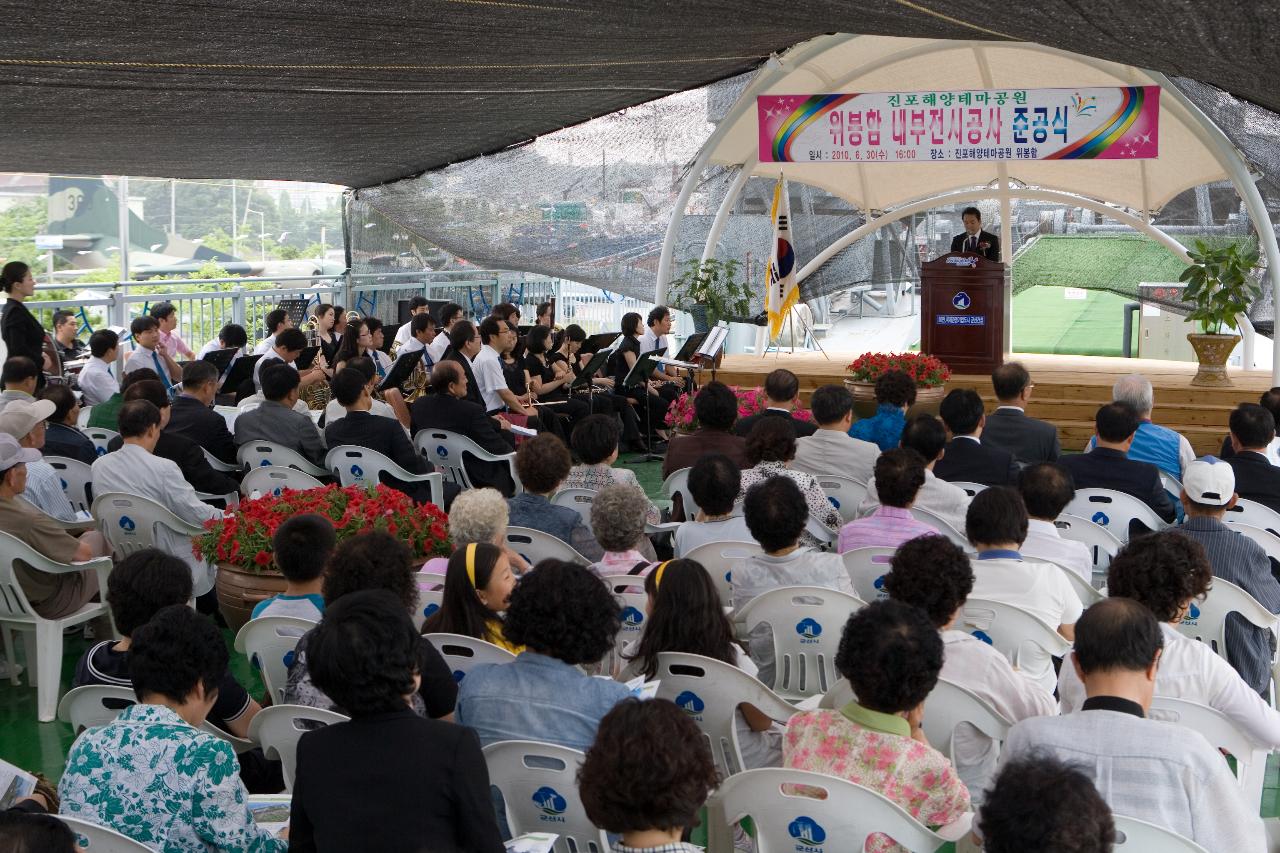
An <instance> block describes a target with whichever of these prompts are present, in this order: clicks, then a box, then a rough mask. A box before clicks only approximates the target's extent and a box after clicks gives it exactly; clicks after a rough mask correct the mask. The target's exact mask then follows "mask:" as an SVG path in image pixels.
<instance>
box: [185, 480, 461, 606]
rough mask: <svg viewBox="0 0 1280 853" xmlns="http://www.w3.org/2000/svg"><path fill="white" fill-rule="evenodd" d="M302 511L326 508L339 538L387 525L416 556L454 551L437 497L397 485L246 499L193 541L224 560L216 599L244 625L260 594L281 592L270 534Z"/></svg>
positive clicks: (321, 512) (211, 558)
mask: <svg viewBox="0 0 1280 853" xmlns="http://www.w3.org/2000/svg"><path fill="white" fill-rule="evenodd" d="M303 513H315V514H317V515H323V516H324V517H325V518H328V519H329V521H331V522H332V523H333V529H334V533H335V534H336V537H337V540H338V541H339V542H341V541H342V540H344V539H348V538H350V537H352V536H355V535H356V534H359V533H366V532H369V531H371V530H382V531H385V532H387V533H389V534H391V535H392V536H395V537H396V538H397V539H401V540H403V541H404V543H405V544H406V545H408V546H409V551H410V552H411V553H412V554H414V556H415V559H416V560H421V561H425V560H427V559H428V558H430V557H442V556H447V555H448V554H449V551H450V548H449V534H448V527H447V526H448V517H447V516H446V515H445V514H444V513H443V512H442V511H441V510H440V509H439V508H438V507H436V506H435V505H433V504H426V505H422V504H415V503H414V502H413V500H412V499H410V498H409V496H408V495H406V494H404V492H401V491H398V490H397V489H393V488H390V487H389V486H384V485H382V484H378V485H377V486H374V487H373V488H371V489H362V488H360V487H358V486H346V487H341V486H338V485H328V486H323V487H321V488H316V489H306V490H296V489H284V490H283V491H281V493H280V494H278V495H274V494H272V495H265V496H263V497H260V498H254V499H253V500H246V501H243V502H241V504H240V505H239V506H238V507H236V508H235V509H232V510H231V511H229V512H228V513H227V514H226V515H224V516H223V517H221V518H215V519H211V520H209V521H207V522H205V525H204V533H202V534H201V535H199V536H197V537H195V539H194V542H193V545H192V549H193V550H194V551H195V553H196V554H197V555H198V556H201V557H204V558H205V559H206V560H208V561H210V562H211V563H215V564H216V565H217V566H218V579H217V584H216V589H217V593H218V607H219V609H220V610H221V611H222V615H223V617H224V618H225V619H226V620H227V624H228V625H229V626H230V627H231V629H232V630H233V631H238V630H239V629H240V627H241V626H242V625H244V623H245V622H248V621H249V616H250V615H251V614H252V612H253V608H254V606H255V605H257V604H258V602H260V601H263V600H265V599H267V598H270V597H271V596H273V595H276V594H278V593H281V592H283V591H284V589H285V585H286V583H285V579H284V577H283V576H282V575H281V574H280V573H279V572H277V571H276V569H275V563H274V561H273V559H272V553H271V541H272V539H273V538H274V537H275V533H276V529H277V528H278V527H279V526H280V525H281V524H282V523H283V522H284V520H285V519H287V518H291V517H292V516H295V515H300V514H303Z"/></svg>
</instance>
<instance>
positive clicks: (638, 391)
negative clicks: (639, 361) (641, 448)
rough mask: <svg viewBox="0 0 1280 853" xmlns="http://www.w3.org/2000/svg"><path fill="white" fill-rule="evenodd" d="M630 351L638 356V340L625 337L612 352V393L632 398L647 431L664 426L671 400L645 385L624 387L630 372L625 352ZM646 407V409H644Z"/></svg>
mask: <svg viewBox="0 0 1280 853" xmlns="http://www.w3.org/2000/svg"><path fill="white" fill-rule="evenodd" d="M628 352H629V353H631V354H633V355H634V356H635V357H636V358H639V357H640V342H639V341H638V340H636V339H635V338H632V337H627V338H626V339H625V340H624V341H623V342H622V344H621V345H619V347H618V349H617V350H615V351H614V354H613V393H614V394H615V395H616V396H618V397H621V398H625V399H627V400H634V401H635V402H636V407H637V409H638V411H637V412H636V416H637V417H638V418H639V419H640V423H641V424H642V425H643V428H644V429H647V430H648V431H649V432H653V431H654V430H659V429H665V428H666V425H667V424H666V417H667V409H668V408H669V407H670V405H671V402H670V401H669V400H666V399H664V398H662V397H660V396H658V395H657V394H654V393H653V392H652V391H649V390H648V389H647V386H646V387H641V386H636V387H635V388H624V387H623V384H624V382H625V380H626V378H627V375H628V374H630V373H631V368H630V367H628V366H627V359H626V358H625V356H624V354H625V353H628ZM646 409H647V411H646Z"/></svg>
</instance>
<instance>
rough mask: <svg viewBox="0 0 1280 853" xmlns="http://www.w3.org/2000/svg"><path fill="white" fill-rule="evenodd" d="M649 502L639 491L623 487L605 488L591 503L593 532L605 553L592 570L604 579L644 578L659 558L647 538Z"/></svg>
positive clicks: (628, 486)
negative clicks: (608, 577)
mask: <svg viewBox="0 0 1280 853" xmlns="http://www.w3.org/2000/svg"><path fill="white" fill-rule="evenodd" d="M648 510H649V498H648V497H646V496H645V493H644V492H643V491H642V490H641V489H640V488H639V487H638V486H632V485H627V484H623V483H619V484H616V485H612V486H605V487H604V488H603V489H601V490H600V491H599V492H598V493H597V494H596V498H595V500H594V501H593V502H592V503H591V532H592V533H593V534H595V537H596V541H597V542H599V543H600V547H601V548H603V549H604V556H603V557H601V558H600V561H599V562H597V563H595V564H594V565H593V566H592V568H593V569H595V570H596V572H598V573H599V574H601V575H627V574H635V575H640V574H644V573H646V572H647V571H648V569H649V568H651V567H652V565H653V561H654V560H655V559H657V555H656V554H655V552H654V550H653V543H652V542H650V541H649V537H647V536H645V533H644V529H645V518H646V514H647V513H648Z"/></svg>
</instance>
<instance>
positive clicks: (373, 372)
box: [324, 314, 427, 428]
mask: <svg viewBox="0 0 1280 853" xmlns="http://www.w3.org/2000/svg"><path fill="white" fill-rule="evenodd" d="M419 316H427V315H425V314H421V315H419ZM343 370H356V371H359V373H360V374H361V375H363V376H364V381H365V387H366V388H367V389H368V391H369V414H371V415H377V416H379V417H384V418H391V419H392V420H394V421H396V422H397V423H401V422H400V420H399V415H398V414H397V413H396V410H395V409H394V408H392V406H391V404H389V403H386V402H383V401H382V400H379V399H378V398H377V397H375V396H374V392H375V391H377V390H378V385H379V384H380V383H381V382H382V377H380V376H378V371H377V368H376V367H374V364H373V359H371V358H369V357H368V356H367V355H357V356H353V357H351V358H349V359H347V360H346V362H345V363H344V365H343ZM341 372H342V371H336V372H335V373H334V376H333V378H334V380H335V381H336V380H337V378H338V373H341ZM404 411H405V412H406V413H407V412H408V409H407V408H406V409H405V410H404ZM346 416H347V407H346V406H344V405H342V403H340V402H338V397H337V394H336V392H335V394H334V397H333V399H331V400H330V401H329V402H328V403H327V404H326V405H325V407H324V423H325V426H326V427H329V426H333V425H334V424H335V423H337V422H338V421H340V420H342V419H343V418H344V417H346ZM401 426H403V427H405V428H408V426H409V425H408V423H401Z"/></svg>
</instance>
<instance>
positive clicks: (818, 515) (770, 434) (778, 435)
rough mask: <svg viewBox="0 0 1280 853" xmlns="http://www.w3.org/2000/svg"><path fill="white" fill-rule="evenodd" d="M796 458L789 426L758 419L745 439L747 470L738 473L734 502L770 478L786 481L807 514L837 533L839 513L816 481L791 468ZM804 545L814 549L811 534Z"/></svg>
mask: <svg viewBox="0 0 1280 853" xmlns="http://www.w3.org/2000/svg"><path fill="white" fill-rule="evenodd" d="M795 456H796V435H795V431H794V430H792V429H791V425H790V424H788V423H787V422H786V421H784V420H783V419H782V418H761V419H760V421H759V422H758V423H757V424H756V426H755V427H754V428H753V429H752V430H751V435H749V436H747V461H748V462H750V463H751V467H750V468H748V469H747V470H745V471H743V472H742V477H741V482H740V484H739V486H738V500H742V499H743V498H744V497H745V496H746V494H747V492H748V491H749V490H750V489H751V487H752V486H754V485H756V484H757V483H762V482H764V481H765V480H768V479H771V478H773V477H786V478H787V479H789V480H791V481H792V482H793V483H795V484H796V488H798V489H800V491H801V493H802V494H803V495H804V499H805V503H806V505H807V506H808V507H809V514H810V515H812V516H813V517H814V519H815V520H816V521H818V523H820V524H822V525H824V526H825V527H826V528H827V529H828V530H830V531H832V532H833V533H834V532H836V531H838V530H839V529H840V513H839V512H837V511H836V508H835V507H834V506H832V505H831V501H829V500H827V493H826V492H824V491H823V490H822V486H819V485H818V479H817V478H816V477H814V476H813V475H812V474H809V473H806V472H804V471H795V470H792V468H791V460H793V459H795ZM804 542H805V544H808V545H817V544H818V540H817V539H815V538H814V537H813V536H812V535H811V534H809V533H807V532H806V533H805V534H804Z"/></svg>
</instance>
